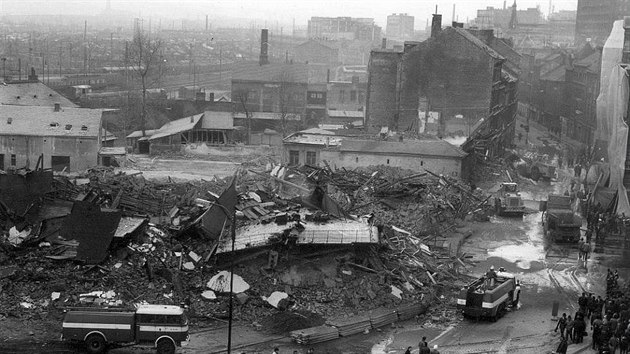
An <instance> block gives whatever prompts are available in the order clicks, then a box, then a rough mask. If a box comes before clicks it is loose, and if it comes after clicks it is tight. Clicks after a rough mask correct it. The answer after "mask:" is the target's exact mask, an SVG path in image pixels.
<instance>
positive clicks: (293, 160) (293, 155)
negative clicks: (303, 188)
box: [289, 150, 300, 166]
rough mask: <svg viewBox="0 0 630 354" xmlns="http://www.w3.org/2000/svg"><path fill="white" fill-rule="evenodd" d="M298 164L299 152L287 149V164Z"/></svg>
mask: <svg viewBox="0 0 630 354" xmlns="http://www.w3.org/2000/svg"><path fill="white" fill-rule="evenodd" d="M299 164H300V152H299V151H297V150H289V166H296V165H299Z"/></svg>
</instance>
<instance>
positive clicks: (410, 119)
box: [366, 15, 517, 155]
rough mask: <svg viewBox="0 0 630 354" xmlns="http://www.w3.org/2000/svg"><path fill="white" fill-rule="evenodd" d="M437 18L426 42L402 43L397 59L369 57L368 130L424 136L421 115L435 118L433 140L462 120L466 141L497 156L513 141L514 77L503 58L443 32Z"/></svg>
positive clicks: (461, 35)
mask: <svg viewBox="0 0 630 354" xmlns="http://www.w3.org/2000/svg"><path fill="white" fill-rule="evenodd" d="M439 16H440V15H434V23H433V26H432V35H431V38H430V39H429V40H427V41H425V42H421V43H418V42H406V43H405V47H404V51H403V52H402V53H400V52H391V51H386V52H383V51H374V52H373V53H372V57H371V62H370V67H369V75H370V76H369V79H368V92H367V109H366V124H367V128H368V130H372V131H375V130H378V129H380V128H381V127H384V126H387V127H389V129H390V130H391V129H393V130H396V131H405V130H411V131H415V132H423V127H424V125H425V124H426V123H427V117H429V116H430V114H426V112H437V114H438V115H439V128H438V136H442V135H443V134H444V132H445V127H446V125H448V124H449V123H448V122H449V121H451V120H454V119H458V120H461V119H462V118H463V119H464V120H465V121H466V122H470V126H471V137H477V136H479V137H483V139H482V140H484V141H486V142H489V141H492V143H487V144H486V146H485V147H484V149H488V153H489V154H491V155H492V154H494V153H498V152H500V151H501V150H502V149H503V148H505V147H508V146H510V145H511V143H512V138H513V136H514V118H515V113H516V84H517V77H516V76H515V75H514V74H511V73H510V72H509V71H508V70H507V66H506V58H505V57H504V56H502V55H501V54H499V53H498V52H497V51H496V50H494V49H493V48H491V46H490V45H488V44H486V43H484V41H482V40H481V39H479V38H477V37H475V36H474V35H473V34H472V33H470V32H468V31H467V30H465V29H463V28H454V27H447V28H445V29H444V30H442V29H441V24H440V23H439V21H441V18H440V17H439ZM423 112H425V113H423Z"/></svg>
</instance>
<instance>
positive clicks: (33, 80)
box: [28, 67, 38, 82]
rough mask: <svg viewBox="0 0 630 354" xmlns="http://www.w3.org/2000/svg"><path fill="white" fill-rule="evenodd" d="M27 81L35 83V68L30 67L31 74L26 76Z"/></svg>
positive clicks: (36, 79)
mask: <svg viewBox="0 0 630 354" xmlns="http://www.w3.org/2000/svg"><path fill="white" fill-rule="evenodd" d="M28 81H30V82H37V81H38V78H37V74H35V68H34V67H31V73H30V75H28Z"/></svg>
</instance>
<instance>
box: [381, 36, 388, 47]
mask: <svg viewBox="0 0 630 354" xmlns="http://www.w3.org/2000/svg"><path fill="white" fill-rule="evenodd" d="M381 49H387V38H383V42H382V43H381Z"/></svg>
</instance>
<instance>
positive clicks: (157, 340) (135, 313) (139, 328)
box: [62, 304, 189, 354]
mask: <svg viewBox="0 0 630 354" xmlns="http://www.w3.org/2000/svg"><path fill="white" fill-rule="evenodd" d="M188 338H189V335H188V319H187V317H186V315H185V313H184V309H183V308H182V307H179V306H173V305H148V304H141V305H136V308H135V309H134V310H124V309H118V308H116V309H100V308H77V309H69V310H68V311H66V313H65V316H64V319H63V326H62V339H64V340H70V341H80V342H84V343H85V345H86V349H87V351H88V353H92V354H97V353H103V352H105V350H106V349H107V346H108V345H116V344H118V345H120V344H137V345H143V346H152V347H154V348H156V349H157V353H158V354H172V353H175V349H176V347H178V346H184V345H186V344H187V342H188Z"/></svg>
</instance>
